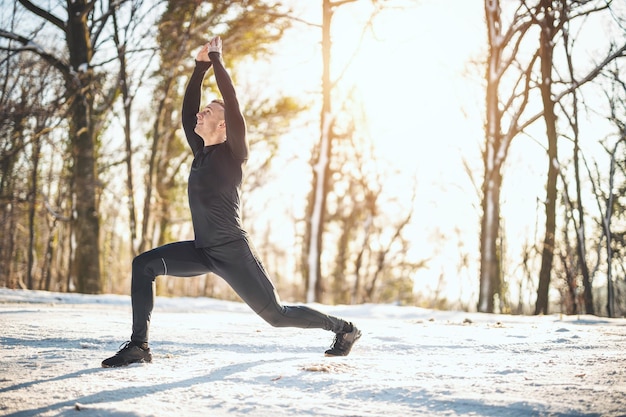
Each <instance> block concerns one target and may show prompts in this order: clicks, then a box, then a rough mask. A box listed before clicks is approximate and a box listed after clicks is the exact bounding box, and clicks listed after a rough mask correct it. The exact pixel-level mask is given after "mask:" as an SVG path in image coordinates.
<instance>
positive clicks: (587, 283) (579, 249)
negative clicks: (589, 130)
mask: <svg viewBox="0 0 626 417" xmlns="http://www.w3.org/2000/svg"><path fill="white" fill-rule="evenodd" d="M563 9H564V13H563V18H564V19H565V24H566V29H565V30H564V31H563V46H564V48H565V57H566V60H567V67H568V71H569V74H570V78H571V79H574V64H573V63H572V52H571V50H570V39H569V18H568V15H567V14H566V13H567V11H568V10H567V6H566V5H563ZM570 126H571V128H572V130H573V136H574V155H573V156H574V178H575V181H576V207H577V212H578V222H576V219H574V226H575V227H574V230H575V232H576V253H577V257H578V265H579V267H580V272H581V274H582V282H583V294H584V299H585V312H586V313H588V314H594V308H593V293H592V288H591V276H590V272H589V266H588V265H587V246H586V245H587V239H586V236H585V205H584V203H583V196H582V189H581V177H580V156H581V151H580V134H579V133H580V132H579V123H578V95H577V91H576V90H574V91H573V92H572V115H571V117H570ZM564 188H565V190H566V191H567V185H566V184H565V185H564ZM572 216H574V213H573V210H572ZM568 287H569V289H570V296H571V297H572V300H571V302H572V303H573V308H574V312H573V313H574V314H575V313H577V312H578V305H577V303H576V290H577V285H576V282H575V277H570V276H568Z"/></svg>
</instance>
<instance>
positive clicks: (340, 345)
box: [325, 325, 361, 356]
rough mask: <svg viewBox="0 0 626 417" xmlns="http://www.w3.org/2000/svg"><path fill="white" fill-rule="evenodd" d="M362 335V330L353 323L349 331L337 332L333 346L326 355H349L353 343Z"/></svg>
mask: <svg viewBox="0 0 626 417" xmlns="http://www.w3.org/2000/svg"><path fill="white" fill-rule="evenodd" d="M360 337H361V331H360V330H359V329H357V328H356V326H355V325H352V331H351V332H349V333H337V334H336V335H335V340H334V341H333V344H332V346H331V347H330V349H328V350H327V351H326V352H325V355H326V356H348V353H350V350H351V349H352V345H354V343H355V342H356V341H357V340H359V338H360Z"/></svg>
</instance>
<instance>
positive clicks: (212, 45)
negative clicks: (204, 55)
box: [208, 36, 222, 54]
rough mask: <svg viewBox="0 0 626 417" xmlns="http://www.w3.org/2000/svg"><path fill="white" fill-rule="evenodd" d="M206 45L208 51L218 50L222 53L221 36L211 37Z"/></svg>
mask: <svg viewBox="0 0 626 417" xmlns="http://www.w3.org/2000/svg"><path fill="white" fill-rule="evenodd" d="M208 45H209V52H219V53H220V54H221V53H222V38H220V37H219V36H216V37H214V38H213V39H211V40H210V41H209V43H208Z"/></svg>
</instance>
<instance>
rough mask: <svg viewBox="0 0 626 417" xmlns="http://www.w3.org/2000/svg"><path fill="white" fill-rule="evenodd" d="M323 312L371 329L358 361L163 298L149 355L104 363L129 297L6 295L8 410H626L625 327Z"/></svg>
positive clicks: (126, 319)
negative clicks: (122, 363) (148, 359)
mask: <svg viewBox="0 0 626 417" xmlns="http://www.w3.org/2000/svg"><path fill="white" fill-rule="evenodd" d="M313 306H314V307H316V308H318V309H321V310H322V311H325V312H327V313H330V314H335V315H338V316H341V317H344V318H346V319H349V320H353V321H354V322H355V323H356V324H357V325H358V326H359V328H361V329H362V331H363V337H362V338H361V340H360V341H359V342H358V343H357V344H356V345H355V347H354V349H353V351H352V353H351V354H350V356H348V357H345V358H326V357H324V356H323V351H324V350H325V349H326V348H327V347H328V346H329V345H330V343H331V341H332V336H333V335H332V333H329V332H325V331H323V330H317V329H290V328H273V327H271V326H269V325H268V324H266V323H265V322H263V321H262V320H261V319H260V318H258V317H257V316H256V315H255V314H253V313H252V312H251V311H250V310H249V309H248V308H247V307H246V306H245V305H243V304H241V303H236V302H226V301H219V300H214V299H208V298H176V299H174V298H158V299H157V302H156V307H155V311H154V314H153V317H152V328H151V348H152V352H153V356H154V359H153V362H152V363H151V364H135V365H131V366H129V367H125V368H117V369H103V368H101V367H100V362H101V361H102V360H103V359H105V358H106V357H108V356H111V355H112V354H114V353H115V352H116V351H117V349H118V347H119V345H120V344H121V343H122V342H124V340H125V338H127V337H128V336H129V333H130V299H129V297H128V296H119V295H79V294H61V293H47V292H38V291H25V290H9V289H5V288H0V328H1V329H2V330H1V333H0V415H12V416H79V415H80V416H218V417H220V416H249V417H253V416H277V417H278V416H287V415H288V416H316V417H317V416H362V417H370V416H371V417H373V416H383V415H384V416H494V417H495V416H620V415H621V416H624V415H626V414H625V413H626V343H625V342H626V319H606V318H599V317H595V316H560V315H548V316H506V315H489V314H481V313H464V312H442V311H434V310H427V309H421V308H417V307H402V306H394V305H374V304H370V305H358V306H324V305H313Z"/></svg>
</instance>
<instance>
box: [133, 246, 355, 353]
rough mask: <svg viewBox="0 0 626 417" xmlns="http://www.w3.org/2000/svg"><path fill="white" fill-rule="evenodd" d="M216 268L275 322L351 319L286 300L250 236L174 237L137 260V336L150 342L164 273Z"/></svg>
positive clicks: (324, 323)
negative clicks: (202, 242) (210, 241)
mask: <svg viewBox="0 0 626 417" xmlns="http://www.w3.org/2000/svg"><path fill="white" fill-rule="evenodd" d="M209 272H213V273H215V274H217V275H219V276H221V277H222V278H223V279H224V280H225V281H226V282H227V283H228V284H229V285H230V286H231V287H232V288H233V290H235V292H236V293H237V294H238V295H239V297H241V299H242V300H243V301H244V302H245V303H246V304H248V305H249V306H250V308H252V310H254V312H255V313H257V314H258V315H259V316H261V318H263V319H264V320H265V321H267V322H268V323H269V324H271V325H272V326H275V327H300V328H317V329H325V330H330V331H333V332H335V333H339V332H341V331H342V330H343V328H344V325H345V324H346V322H345V321H344V320H342V319H340V318H337V317H333V316H328V315H326V314H323V313H321V312H319V311H317V310H314V309H312V308H309V307H305V306H284V305H282V304H281V302H280V299H279V297H278V294H277V293H276V289H275V288H274V284H272V282H271V281H270V279H269V277H268V275H267V273H266V272H265V269H264V268H263V265H262V264H261V262H260V261H259V260H258V258H257V256H256V254H255V252H254V250H253V249H252V248H251V245H250V244H249V242H248V241H247V240H246V239H240V240H235V241H233V242H229V243H226V244H224V245H220V246H216V247H210V248H196V247H195V245H194V242H193V241H184V242H176V243H170V244H167V245H164V246H160V247H158V248H155V249H152V250H150V251H147V252H144V253H142V254H141V255H139V256H137V257H136V258H135V259H134V260H133V276H132V284H131V299H132V307H133V334H132V336H131V340H132V341H134V342H147V341H148V329H149V327H150V317H151V315H152V309H153V307H154V296H155V295H154V280H155V278H156V277H157V276H158V275H172V276H177V277H193V276H197V275H202V274H206V273H209Z"/></svg>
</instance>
